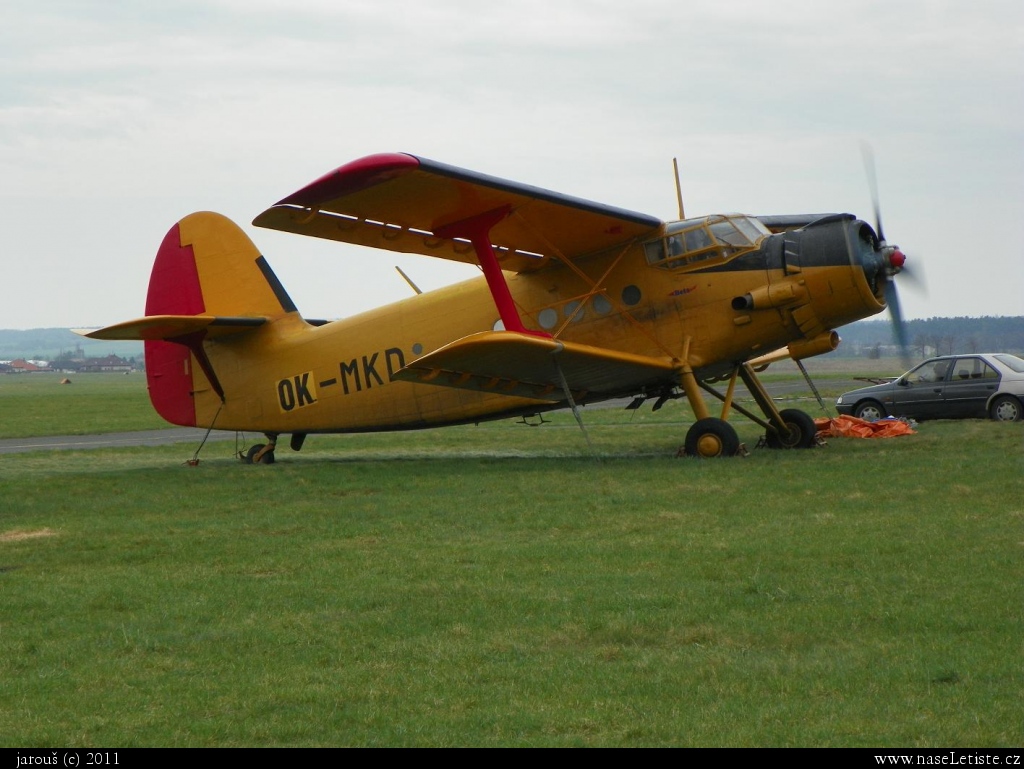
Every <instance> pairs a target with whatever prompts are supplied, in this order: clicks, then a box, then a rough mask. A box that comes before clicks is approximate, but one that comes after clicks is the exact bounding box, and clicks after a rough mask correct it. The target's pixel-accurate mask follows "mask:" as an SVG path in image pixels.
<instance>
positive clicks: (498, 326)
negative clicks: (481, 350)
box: [491, 318, 505, 331]
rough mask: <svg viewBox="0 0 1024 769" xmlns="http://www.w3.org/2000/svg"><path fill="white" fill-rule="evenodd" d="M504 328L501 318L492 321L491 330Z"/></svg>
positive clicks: (502, 329)
mask: <svg viewBox="0 0 1024 769" xmlns="http://www.w3.org/2000/svg"><path fill="white" fill-rule="evenodd" d="M504 330H505V323H504V321H502V319H501V318H498V319H497V320H496V321H494V325H493V326H491V331H504Z"/></svg>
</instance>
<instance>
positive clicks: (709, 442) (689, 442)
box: [684, 417, 740, 459]
mask: <svg viewBox="0 0 1024 769" xmlns="http://www.w3.org/2000/svg"><path fill="white" fill-rule="evenodd" d="M684 448H685V450H686V454H687V456H691V457H701V458H702V459H708V458H711V457H731V456H733V455H734V454H735V453H736V452H737V451H739V449H740V439H739V436H737V435H736V430H735V429H733V426H732V425H731V424H729V423H728V422H726V421H725V420H724V419H715V418H714V417H708V418H707V419H698V420H697V421H696V422H695V423H694V424H693V426H692V427H691V428H690V429H689V430H687V432H686V443H685V444H684Z"/></svg>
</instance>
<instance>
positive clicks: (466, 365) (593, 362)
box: [395, 331, 677, 402]
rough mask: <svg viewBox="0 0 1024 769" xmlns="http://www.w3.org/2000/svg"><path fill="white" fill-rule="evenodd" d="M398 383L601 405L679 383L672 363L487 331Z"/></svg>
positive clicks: (409, 369)
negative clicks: (568, 397) (600, 402)
mask: <svg viewBox="0 0 1024 769" xmlns="http://www.w3.org/2000/svg"><path fill="white" fill-rule="evenodd" d="M395 379H399V380H403V381H407V382H416V383H423V384H434V385H441V386H444V387H456V388H460V389H464V390H473V391H475V392H481V393H490V394H493V395H506V396H517V397H523V398H533V399H535V400H540V401H549V402H557V401H563V400H566V395H565V388H566V387H568V389H569V391H570V392H571V393H572V395H573V398H574V399H575V400H578V401H585V400H586V399H588V398H589V399H594V400H600V399H603V398H611V397H615V396H620V395H632V394H635V393H637V392H640V391H641V390H643V389H645V388H649V387H659V386H668V385H674V384H676V383H677V379H676V367H675V365H674V364H673V362H672V361H671V360H667V359H665V360H662V359H658V358H649V357H646V356H642V355H631V354H629V353H622V352H616V351H613V350H606V349H601V348H598V347H591V346H589V345H583V344H574V343H572V342H562V341H558V340H556V339H550V338H543V337H536V336H530V335H526V334H517V333H513V332H509V331H487V332H483V333H479V334H473V335H471V336H468V337H465V338H463V339H460V340H458V341H456V342H452V343H451V344H449V345H446V346H444V347H442V348H440V349H439V350H435V351H434V352H432V353H429V354H427V355H424V356H423V357H422V358H419V359H418V360H416V361H415V362H414V363H411V364H409V365H408V366H406V367H405V368H403V369H401V370H400V371H398V372H397V373H396V374H395Z"/></svg>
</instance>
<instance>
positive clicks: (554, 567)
mask: <svg viewBox="0 0 1024 769" xmlns="http://www.w3.org/2000/svg"><path fill="white" fill-rule="evenodd" d="M142 389H143V394H144V388H142ZM550 418H551V420H552V422H551V423H550V424H547V425H544V426H542V427H539V428H529V427H525V426H522V425H516V424H514V423H511V422H500V423H492V424H487V425H482V426H480V427H471V426H468V427H458V428H449V429H444V430H434V431H424V432H414V433H402V434H390V435H364V436H340V437H318V436H311V437H310V439H309V441H308V443H307V447H306V448H305V449H304V450H303V452H302V453H301V454H293V453H291V452H288V451H287V450H284V451H281V452H280V453H279V461H278V463H277V464H275V465H273V466H269V467H266V466H245V465H242V464H241V463H239V462H238V461H237V460H235V459H233V458H232V456H231V453H232V451H233V448H234V447H233V446H230V445H227V444H210V445H208V446H207V447H206V448H205V449H204V451H203V454H202V457H203V461H202V462H201V464H200V465H199V466H198V467H194V468H190V467H186V466H185V465H184V464H183V462H184V460H185V459H187V458H188V457H189V456H191V453H192V451H193V449H194V447H192V446H176V447H170V448H136V449H119V450H101V451H90V452H74V453H69V452H40V453H35V454H17V455H8V456H5V457H4V458H3V462H0V682H2V686H0V702H2V704H0V745H5V746H44V745H46V746H50V745H75V746H100V745H102V746H111V747H113V746H128V745H494V746H497V745H545V746H573V745H582V746H609V745H611V746H620V745H621V746H637V745H871V746H883V745H891V746H945V747H983V746H1012V745H1019V744H1020V743H1021V742H1022V740H1024V727H1022V724H1024V704H1022V700H1021V696H1020V692H1021V691H1022V688H1024V654H1022V652H1024V641H1022V639H1024V632H1022V631H1024V616H1022V614H1024V590H1022V588H1024V564H1022V555H1024V502H1022V499H1024V496H1022V491H1024V473H1022V471H1024V450H1022V449H1024V433H1022V431H1021V426H1020V425H1003V424H995V423H990V422H981V421H977V422H975V421H969V422H959V423H957V422H932V423H925V424H923V425H922V426H921V428H920V430H919V433H918V434H917V435H916V436H912V437H907V438H900V439H895V440H891V441H877V442H876V441H856V440H841V439H834V440H831V441H829V443H828V445H827V446H825V447H823V448H819V449H815V450H812V451H800V452H772V451H768V450H755V451H753V453H752V455H751V456H750V457H748V458H746V459H735V460H722V461H706V462H700V461H695V460H681V459H674V458H673V454H674V452H675V449H676V448H677V447H678V445H679V443H680V442H681V440H682V435H683V433H684V431H685V424H684V423H685V421H686V420H688V419H689V416H688V413H687V410H686V409H684V408H683V407H681V406H680V405H679V404H678V403H670V404H668V405H667V406H666V407H665V408H664V409H662V410H661V411H659V412H657V413H651V412H650V411H649V409H647V408H645V409H644V410H643V411H641V412H639V413H635V414H630V413H627V412H622V411H611V410H596V411H595V410H590V409H588V410H585V418H586V421H587V424H588V430H589V433H590V437H591V441H592V442H593V448H592V449H590V448H588V447H587V444H586V443H585V442H584V441H583V439H582V437H581V436H580V433H579V431H578V429H577V428H575V426H574V423H573V421H572V418H571V416H569V415H567V414H555V415H552V416H551V417H550ZM737 426H738V427H739V429H740V432H741V438H742V439H743V440H744V441H745V442H746V443H747V445H748V446H749V447H751V448H753V447H754V445H755V444H756V442H757V437H758V435H757V434H758V432H759V431H758V430H757V428H754V427H752V426H749V425H746V424H745V423H744V422H743V421H742V420H741V421H739V422H737ZM67 432H72V431H71V430H68V431H67Z"/></svg>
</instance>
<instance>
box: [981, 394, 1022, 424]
mask: <svg viewBox="0 0 1024 769" xmlns="http://www.w3.org/2000/svg"><path fill="white" fill-rule="evenodd" d="M988 413H989V414H991V415H992V418H993V419H994V420H996V421H997V422H1019V421H1020V418H1021V405H1020V401H1019V400H1017V399H1016V398H1014V397H1013V396H1012V395H1000V396H999V397H998V398H996V399H995V400H994V401H992V406H991V408H989V410H988Z"/></svg>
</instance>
